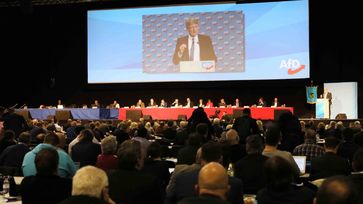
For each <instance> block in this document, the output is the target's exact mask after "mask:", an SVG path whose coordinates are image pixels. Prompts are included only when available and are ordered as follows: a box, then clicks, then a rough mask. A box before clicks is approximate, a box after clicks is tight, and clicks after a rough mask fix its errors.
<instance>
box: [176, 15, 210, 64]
mask: <svg viewBox="0 0 363 204" xmlns="http://www.w3.org/2000/svg"><path fill="white" fill-rule="evenodd" d="M185 26H186V29H187V30H188V35H187V36H183V37H180V38H178V40H177V43H176V47H175V52H174V56H173V63H174V64H175V65H177V64H179V62H180V61H205V60H213V61H214V62H215V63H216V62H217V56H216V55H215V53H214V48H213V45H212V40H211V38H210V37H209V36H207V35H201V34H199V19H196V18H189V19H187V20H186V21H185Z"/></svg>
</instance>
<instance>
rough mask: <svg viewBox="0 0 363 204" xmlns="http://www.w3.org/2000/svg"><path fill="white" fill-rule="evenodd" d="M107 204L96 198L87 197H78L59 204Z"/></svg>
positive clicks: (69, 198)
mask: <svg viewBox="0 0 363 204" xmlns="http://www.w3.org/2000/svg"><path fill="white" fill-rule="evenodd" d="M75 203H77V204H107V203H106V202H105V201H103V200H101V199H99V198H96V197H91V196H87V195H76V196H71V197H68V198H67V199H66V200H63V201H62V202H60V203H59V204H75Z"/></svg>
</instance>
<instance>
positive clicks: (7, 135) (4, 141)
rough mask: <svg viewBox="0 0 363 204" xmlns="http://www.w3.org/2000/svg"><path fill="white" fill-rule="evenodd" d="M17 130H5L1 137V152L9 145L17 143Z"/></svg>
mask: <svg viewBox="0 0 363 204" xmlns="http://www.w3.org/2000/svg"><path fill="white" fill-rule="evenodd" d="M15 144H16V140H15V132H14V131H12V130H5V132H4V134H3V136H2V138H1V139H0V154H1V153H2V152H3V151H4V150H5V149H6V148H7V147H9V146H11V145H15Z"/></svg>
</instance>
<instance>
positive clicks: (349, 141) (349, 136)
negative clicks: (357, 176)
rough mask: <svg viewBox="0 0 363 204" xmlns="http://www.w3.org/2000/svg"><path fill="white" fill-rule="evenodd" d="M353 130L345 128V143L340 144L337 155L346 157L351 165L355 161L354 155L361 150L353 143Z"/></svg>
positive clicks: (343, 133)
mask: <svg viewBox="0 0 363 204" xmlns="http://www.w3.org/2000/svg"><path fill="white" fill-rule="evenodd" d="M353 135H354V132H353V129H352V128H345V129H344V130H343V132H342V136H343V140H344V141H343V142H342V143H340V144H339V147H338V150H337V155H339V156H341V157H344V158H345V159H347V160H348V161H349V163H351V162H352V160H353V155H354V153H355V152H356V151H357V150H358V149H359V145H357V144H355V143H354V142H353Z"/></svg>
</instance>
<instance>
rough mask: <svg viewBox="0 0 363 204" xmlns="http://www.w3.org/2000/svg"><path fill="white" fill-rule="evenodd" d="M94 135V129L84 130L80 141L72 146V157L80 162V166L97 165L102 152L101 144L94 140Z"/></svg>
mask: <svg viewBox="0 0 363 204" xmlns="http://www.w3.org/2000/svg"><path fill="white" fill-rule="evenodd" d="M93 137H94V136H93V132H92V130H89V129H85V130H82V132H81V137H80V138H79V142H78V143H77V144H75V145H74V146H73V147H72V154H71V156H72V159H73V161H75V162H80V167H83V166H87V165H93V166H94V165H96V162H97V157H98V155H99V154H101V146H100V145H99V144H95V143H93V142H92V139H93Z"/></svg>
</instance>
